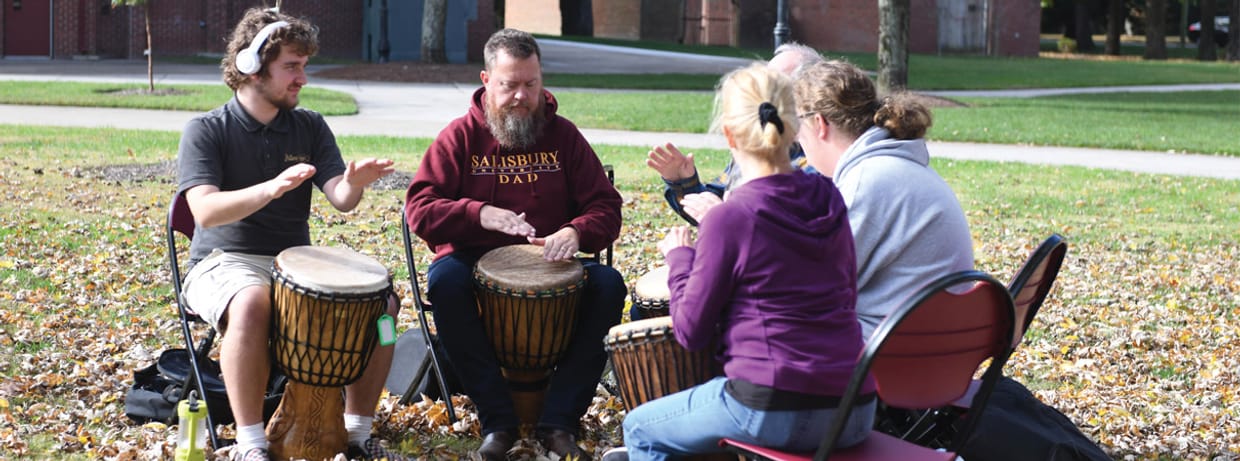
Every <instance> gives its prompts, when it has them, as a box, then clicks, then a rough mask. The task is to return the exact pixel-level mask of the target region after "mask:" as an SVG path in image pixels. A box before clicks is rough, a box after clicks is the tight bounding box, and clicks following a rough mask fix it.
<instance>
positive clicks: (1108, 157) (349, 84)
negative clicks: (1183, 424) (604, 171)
mask: <svg viewBox="0 0 1240 461" xmlns="http://www.w3.org/2000/svg"><path fill="white" fill-rule="evenodd" d="M540 43H541V44H542V46H543V56H544V63H545V64H544V68H545V69H547V71H548V72H586V71H587V70H593V71H598V72H617V71H624V72H634V71H633V69H641V70H643V71H649V72H694V73H708V72H710V73H715V72H719V73H721V72H724V71H726V70H728V69H732V68H735V67H737V66H739V65H742V64H744V63H745V62H747V61H746V60H743V59H735V58H718V57H712V56H697V55H686V54H683V53H669V52H662V51H649V50H633V49H628V48H621V47H612V46H605V45H583V44H574V43H571V42H561V41H557V40H540ZM311 67H312V69H311V72H314V67H315V66H314V65H313V64H312V66H311ZM323 67H324V66H319V68H323ZM155 72H156V75H155V78H156V82H157V84H168V83H202V84H219V85H222V84H223V83H222V81H221V80H220V74H219V68H218V66H215V65H189V64H159V63H156V66H155ZM0 80H28V81H94V82H143V83H145V82H146V81H147V78H146V63H145V62H144V61H122V60H103V61H66V60H56V61H49V60H43V61H25V60H23V61H8V60H0ZM310 85H312V86H318V87H323V88H327V89H331V90H336V91H342V92H346V93H349V94H351V95H353V97H354V98H355V99H356V101H357V104H358V108H359V113H358V114H357V115H351V116H332V117H327V120H328V123H329V124H330V126H331V127H332V130H333V131H334V132H335V133H336V134H337V135H384V136H400V137H434V136H435V135H437V134H438V133H439V130H441V129H442V128H443V127H444V126H446V125H447V124H448V122H450V121H451V120H452V119H454V118H456V117H459V116H460V115H462V114H463V113H464V112H465V110H466V108H467V107H468V105H469V97H470V95H471V94H472V93H473V91H474V90H475V89H476V88H477V85H475V84H409V83H387V82H371V81H345V80H329V79H320V78H315V77H314V76H313V75H311V77H310ZM1213 89H1240V84H1235V85H1178V86H1172V87H1124V88H1123V89H1116V88H1093V89H1079V88H1076V89H1043V90H1017V91H1011V92H993V91H987V92H933V93H934V94H938V95H944V96H963V95H989V96H994V95H1006V96H1013V97H1030V96H1037V95H1042V94H1064V93H1066V92H1074V93H1079V92H1110V91H1189V90H1213ZM555 90H556V89H555V88H552V91H555ZM1057 91H1058V92H1059V93H1056V92H1057ZM197 114H198V113H197V112H181V111H158V110H139V109H106V108H88V107H52V106H15V105H0V123H3V124H25V125H49V126H75V127H114V128H137V129H152V130H168V131H180V130H181V129H182V127H184V125H185V123H186V122H187V121H188V120H189V119H190V118H192V117H194V116H195V115H197ZM582 132H583V134H584V135H585V136H586V138H587V139H589V140H590V142H591V143H595V144H613V145H633V146H642V147H649V146H654V145H657V144H663V143H667V142H672V143H675V144H677V145H679V146H682V147H685V148H689V149H701V148H717V149H722V148H725V147H726V146H725V143H724V142H723V139H722V138H721V137H719V136H717V135H709V134H692V133H650V132H630V131H617V130H599V129H582ZM930 149H931V154H932V155H933V156H935V157H939V158H953V159H970V160H994V161H1014V162H1025V163H1037V164H1049V165H1077V166H1085V167H1093V168H1106V169H1115V170H1127V171H1134V172H1142V173H1163V174H1173V175H1191V176H1205V177H1215V178H1225V179H1240V158H1234V157H1216V156H1206V155H1184V154H1167V153H1162V152H1138V151H1121V150H1109V149H1081V148H1065V147H1034V146H1014V145H993V144H971V143H947V142H932V143H930Z"/></svg>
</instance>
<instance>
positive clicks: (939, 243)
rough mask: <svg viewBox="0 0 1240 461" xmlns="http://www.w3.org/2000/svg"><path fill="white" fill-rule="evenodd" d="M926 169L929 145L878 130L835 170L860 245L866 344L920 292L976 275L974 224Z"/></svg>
mask: <svg viewBox="0 0 1240 461" xmlns="http://www.w3.org/2000/svg"><path fill="white" fill-rule="evenodd" d="M929 163H930V152H929V151H927V150H926V142H925V140H922V139H912V140H899V139H894V138H891V135H890V133H888V132H887V130H886V129H883V128H879V127H873V128H870V129H869V130H867V131H866V132H865V133H862V134H861V137H859V138H857V140H856V141H855V142H853V144H852V146H850V147H849V148H848V150H847V151H845V152H844V154H843V156H842V157H840V161H839V164H837V165H836V167H835V174H834V175H833V176H832V178H833V179H834V180H835V184H836V186H837V187H839V189H840V193H841V194H842V195H843V196H844V203H845V204H847V205H848V221H849V223H851V226H852V231H853V240H854V241H855V242H856V245H857V320H858V321H859V322H860V323H861V333H862V338H867V340H868V338H869V337H870V335H871V333H873V332H874V330H875V329H876V328H877V327H878V324H879V323H881V322H882V321H883V319H886V318H887V316H888V315H889V314H891V312H892V311H894V310H895V309H896V308H897V307H899V306H900V304H901V303H903V302H904V301H905V300H906V299H907V298H908V297H909V296H912V295H913V294H914V293H916V292H917V290H919V289H921V288H922V287H924V286H925V285H927V284H929V283H930V282H932V281H934V280H935V279H936V278H938V277H941V276H944V275H947V274H950V273H953V272H958V271H963V270H970V269H973V238H972V236H970V235H969V223H968V221H967V220H966V219H965V216H964V211H963V210H962V209H961V208H960V202H959V201H957V200H956V194H955V193H953V192H952V189H951V187H949V186H948V185H947V183H946V182H944V181H943V178H941V177H939V175H938V173H936V172H935V171H934V170H933V169H931V168H930V166H929Z"/></svg>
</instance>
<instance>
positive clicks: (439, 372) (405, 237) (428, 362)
mask: <svg viewBox="0 0 1240 461" xmlns="http://www.w3.org/2000/svg"><path fill="white" fill-rule="evenodd" d="M400 235H401V240H402V241H403V242H404V245H405V265H406V267H408V269H409V289H410V291H412V292H413V307H414V315H415V317H416V319H417V321H418V327H419V328H421V330H422V338H423V339H424V341H423V343H424V344H425V347H426V355H425V356H423V358H422V362H421V363H419V364H418V369H417V371H415V372H414V374H413V382H412V383H410V384H409V387H408V388H407V389H406V390H405V391H404V392H403V393H402V394H401V396H400V404H401V405H408V404H409V403H410V402H412V401H413V397H414V394H417V390H418V387H419V386H421V385H422V381H423V380H424V379H426V377H427V373H430V372H432V371H433V372H434V373H435V380H436V382H437V383H438V384H439V392H440V394H442V396H443V399H444V402H445V403H447V407H448V421H449V423H450V424H451V423H456V410H455V409H454V408H453V407H452V390H451V389H450V388H448V383H447V381H446V379H445V378H444V374H443V369H442V368H441V367H440V365H439V364H440V363H441V362H440V361H439V355H438V354H437V353H436V352H435V344H434V342H435V339H434V337H433V336H431V331H430V326H429V325H430V323H429V321H428V316H427V310H428V309H429V307H430V303H427V302H425V301H423V300H422V284H421V283H418V268H417V263H416V261H415V259H414V257H413V238H412V237H411V236H410V235H409V221H408V220H406V219H405V210H404V208H403V207H402V208H401V211H400Z"/></svg>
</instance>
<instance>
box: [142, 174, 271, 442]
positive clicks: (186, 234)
mask: <svg viewBox="0 0 1240 461" xmlns="http://www.w3.org/2000/svg"><path fill="white" fill-rule="evenodd" d="M196 228H197V224H196V223H195V222H194V213H193V211H191V210H190V208H189V202H188V201H186V199H185V196H184V195H182V194H177V195H176V196H174V197H173V198H172V200H171V203H170V205H169V207H168V225H167V240H168V269H169V271H170V272H171V274H172V292H173V295H174V296H175V297H176V303H177V314H178V315H179V316H180V320H181V336H182V337H184V338H185V350H186V351H188V353H187V354H186V355H188V356H189V370H188V371H187V372H186V375H185V380H184V382H182V383H181V395H180V396H179V399H185V398H186V397H187V396H188V395H189V392H190V391H191V390H197V391H198V395H199V397H200V398H202V399H203V400H204V401H206V403H207V408H208V409H209V410H210V411H208V412H207V415H206V416H207V418H206V421H207V435H209V436H210V437H211V446H212V447H214V448H216V449H219V448H221V447H222V445H221V444H222V443H227V444H231V441H230V440H224V439H220V438H219V437H218V434H216V432H215V424H217V423H223V424H227V423H229V422H231V419H232V409H231V408H229V406H228V401H227V400H220V399H218V398H211V397H212V396H213V395H221V393H220V392H219V391H220V390H221V389H222V388H223V387H224V385H223V380H222V379H220V378H219V376H218V374H219V370H218V367H216V368H208V367H212V366H215V365H216V364H215V362H214V361H212V360H211V359H210V355H209V354H210V353H211V349H212V348H213V347H215V338H216V336H217V332H216V330H215V328H213V327H212V326H211V325H210V324H208V323H207V322H206V320H204V319H203V318H202V317H200V316H199V315H198V314H197V313H195V312H194V310H193V309H192V308H191V306H190V305H189V303H188V302H187V301H186V300H185V297H184V295H183V294H182V292H181V282H182V279H181V262H180V259H179V258H180V256H179V253H178V251H180V246H179V245H177V241H178V240H180V239H181V238H183V239H184V240H185V241H186V242H189V241H191V240H193V238H194V230H195V229H196ZM177 234H181V236H182V237H180V238H179V237H177ZM195 328H198V329H205V330H206V331H205V332H204V333H203V334H202V338H201V339H199V340H198V345H197V346H195V345H194V340H195V338H194V329H195ZM161 358H162V356H161ZM163 365H164V363H163V360H162V359H161V361H160V366H161V367H162V366H163ZM177 366H178V367H180V366H183V365H180V364H178V365H177ZM204 371H214V374H212V373H204ZM208 379H209V380H210V381H208ZM286 382H287V378H286V377H285V376H284V374H283V373H282V372H281V371H280V369H279V367H278V366H276V365H275V363H272V367H271V374H270V376H269V378H268V381H267V391H266V394H265V395H264V398H263V421H268V420H269V419H270V418H271V415H272V413H274V412H275V409H276V406H277V405H279V403H280V398H281V397H282V396H283V392H284V384H285V383H286ZM206 384H211V385H210V386H207V385H206ZM211 390H214V391H215V392H210V391H211ZM223 395H226V394H223ZM212 413H214V414H215V415H217V416H221V418H223V419H224V421H216V419H219V418H216V417H214V416H212Z"/></svg>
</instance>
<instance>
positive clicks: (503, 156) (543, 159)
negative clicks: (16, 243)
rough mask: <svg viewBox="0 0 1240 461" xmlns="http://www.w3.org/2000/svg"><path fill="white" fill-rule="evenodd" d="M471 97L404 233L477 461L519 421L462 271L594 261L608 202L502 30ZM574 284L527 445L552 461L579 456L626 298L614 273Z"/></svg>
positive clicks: (420, 184)
mask: <svg viewBox="0 0 1240 461" xmlns="http://www.w3.org/2000/svg"><path fill="white" fill-rule="evenodd" d="M483 57H484V60H485V70H483V71H482V72H481V74H480V77H481V79H482V88H479V89H478V90H477V91H476V92H474V95H473V99H472V101H473V103H472V105H471V107H470V108H469V112H468V113H467V114H466V115H464V116H462V117H460V118H458V119H456V120H454V121H452V123H451V124H449V125H448V126H447V128H445V129H444V130H443V131H442V132H440V133H439V136H438V137H437V138H436V139H435V142H434V144H432V145H431V146H430V148H429V149H428V150H427V152H426V155H425V156H423V157H422V164H421V166H420V167H419V168H418V171H417V174H416V175H415V176H414V178H413V181H412V183H411V184H410V185H409V190H408V192H407V194H406V198H405V199H406V202H405V215H406V216H407V219H408V220H409V222H408V224H409V228H410V229H412V230H413V232H414V233H416V234H417V235H418V237H420V238H422V240H424V241H425V242H426V244H427V245H428V246H429V247H430V248H431V250H433V251H434V252H435V259H434V261H433V262H432V263H431V265H430V268H429V269H428V271H427V297H428V299H429V301H430V302H431V304H432V305H433V306H434V307H433V314H434V319H435V326H436V328H437V331H438V337H439V341H440V342H441V344H442V346H443V348H444V350H445V352H446V355H447V359H448V362H449V363H451V365H452V368H454V369H455V371H456V375H457V377H458V378H459V379H460V382H461V383H462V387H463V388H464V389H463V390H464V392H465V394H466V395H468V396H469V397H470V398H471V399H472V400H473V402H474V405H475V406H476V407H477V411H478V416H479V419H480V420H481V423H482V434H483V436H484V439H483V441H482V445H481V447H480V448H479V450H478V454H479V455H480V456H481V457H482V459H486V460H503V459H506V453H507V452H508V450H509V449H511V448H512V446H513V443H514V442H515V441H516V439H517V438H518V437H519V432H518V430H519V424H520V421H519V420H518V417H517V414H516V412H515V410H514V407H513V400H512V397H511V396H510V394H509V389H508V385H507V383H506V382H505V380H504V377H503V375H502V374H501V371H500V366H499V362H498V361H497V359H496V353H495V350H494V349H493V348H492V346H491V342H490V340H489V339H488V338H487V333H486V331H485V330H484V329H483V323H482V319H481V316H480V314H479V311H478V307H477V304H476V302H477V301H476V298H475V295H474V287H473V268H474V265H475V263H477V261H478V259H479V258H480V257H482V255H483V254H485V253H486V252H487V251H489V250H491V249H494V248H498V247H501V246H506V245H512V244H521V243H533V244H535V245H541V246H542V247H543V248H542V256H543V258H544V259H546V260H548V261H561V260H568V259H572V258H576V257H577V253H578V252H579V251H581V252H586V253H597V252H599V251H601V250H603V249H604V248H607V247H608V246H609V245H610V244H611V243H612V242H613V241H614V240H615V239H616V238H617V237H618V236H619V235H620V204H621V199H620V194H619V193H618V192H616V189H615V187H613V186H612V184H611V182H610V181H608V180H607V177H606V175H605V173H604V170H603V165H602V163H601V162H599V159H598V156H597V155H595V153H594V150H593V149H592V148H591V147H590V144H589V143H588V142H586V140H585V138H584V137H583V136H582V135H581V132H580V131H578V130H577V127H576V126H575V125H573V123H572V122H569V121H568V120H567V119H565V118H563V117H560V116H559V115H556V100H555V98H554V97H552V95H551V93H550V92H547V91H546V90H544V89H543V85H542V64H541V58H542V56H541V54H540V52H539V49H538V43H537V42H536V41H535V40H534V37H533V36H531V35H530V34H528V33H525V32H522V31H518V30H513V29H504V30H501V31H498V32H496V33H495V34H494V35H492V36H491V38H490V39H489V40H488V41H487V44H486V46H485V48H484V51H483ZM582 263H583V265H584V268H585V272H586V286H585V288H584V290H583V292H582V295H581V302H580V303H579V305H578V306H577V310H578V311H577V316H576V317H577V325H576V327H575V332H574V334H573V336H572V338H571V339H570V342H569V345H568V351H567V353H566V354H565V356H564V357H563V358H562V359H561V360H560V361H559V362H558V363H557V364H556V365H555V367H554V371H553V373H552V375H551V377H550V383H549V385H548V389H547V393H546V401H545V402H544V403H543V409H542V413H541V416H540V418H539V420H538V423H537V427H536V430H535V435H536V436H537V438H538V439H539V441H540V442H541V443H542V445H543V446H544V447H546V448H547V449H548V450H550V451H552V452H554V453H556V454H558V455H559V456H560V457H561V458H570V457H576V458H577V459H590V456H588V455H587V454H586V453H585V452H584V451H583V450H582V449H581V448H580V447H579V446H578V445H577V433H578V431H579V429H580V420H581V417H582V416H583V415H584V414H585V412H586V409H587V408H588V407H589V405H590V402H591V400H592V399H593V397H594V392H595V389H596V388H597V385H598V380H599V377H600V376H601V375H602V371H603V367H604V365H605V363H606V361H607V355H606V352H605V351H604V350H603V337H604V336H605V335H606V334H607V330H608V329H609V328H611V327H612V326H614V325H616V324H618V323H619V322H620V315H621V311H622V310H623V308H624V297H625V295H626V289H625V285H624V279H623V278H622V277H621V276H620V274H619V273H618V272H616V270H614V269H612V268H611V267H609V266H605V265H602V264H598V263H597V262H595V261H593V260H590V259H583V260H582Z"/></svg>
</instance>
